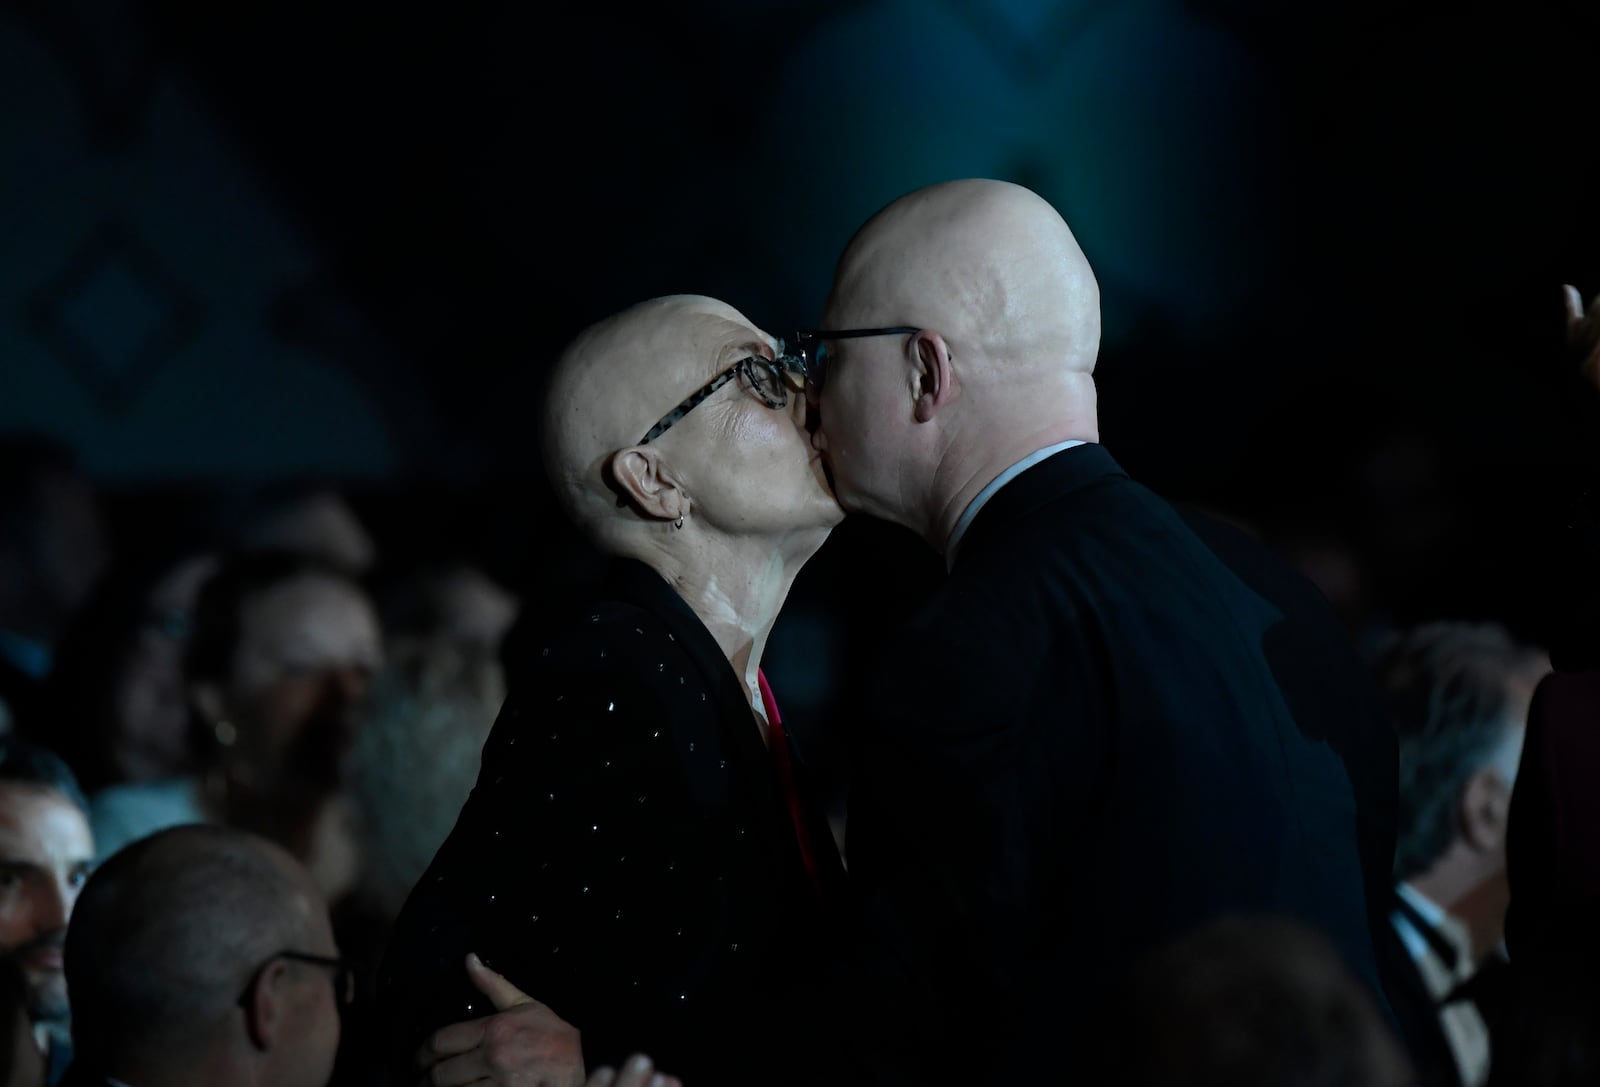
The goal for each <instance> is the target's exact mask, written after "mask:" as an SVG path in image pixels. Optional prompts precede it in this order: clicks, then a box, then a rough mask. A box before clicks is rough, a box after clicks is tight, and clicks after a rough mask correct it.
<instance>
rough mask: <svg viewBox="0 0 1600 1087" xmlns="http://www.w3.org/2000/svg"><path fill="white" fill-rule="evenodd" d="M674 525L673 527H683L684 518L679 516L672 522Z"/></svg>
mask: <svg viewBox="0 0 1600 1087" xmlns="http://www.w3.org/2000/svg"><path fill="white" fill-rule="evenodd" d="M672 527H673V528H682V527H683V518H682V517H679V518H678V519H677V520H676V521H674V522H672Z"/></svg>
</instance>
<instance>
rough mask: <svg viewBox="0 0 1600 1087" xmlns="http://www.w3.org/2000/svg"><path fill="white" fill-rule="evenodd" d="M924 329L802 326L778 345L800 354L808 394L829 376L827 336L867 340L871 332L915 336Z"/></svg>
mask: <svg viewBox="0 0 1600 1087" xmlns="http://www.w3.org/2000/svg"><path fill="white" fill-rule="evenodd" d="M921 331H922V329H920V328H914V327H912V326H911V325H894V326H892V327H886V328H802V329H800V330H798V331H795V332H791V333H789V335H787V336H785V337H784V338H783V339H781V340H779V341H778V349H779V350H780V351H782V352H783V353H784V355H785V356H790V355H798V356H799V358H800V365H801V367H802V368H803V370H804V372H805V375H806V390H807V393H808V395H811V396H815V395H816V394H817V393H819V392H821V391H822V383H823V381H824V380H825V379H826V377H827V371H828V368H827V366H826V365H825V364H824V363H823V361H822V360H823V353H822V345H823V344H824V343H825V342H827V341H828V340H864V339H867V338H868V337H871V336H915V335H916V334H917V333H919V332H921Z"/></svg>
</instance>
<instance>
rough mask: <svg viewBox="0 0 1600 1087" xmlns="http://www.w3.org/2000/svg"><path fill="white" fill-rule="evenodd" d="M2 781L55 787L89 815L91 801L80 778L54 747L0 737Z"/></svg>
mask: <svg viewBox="0 0 1600 1087" xmlns="http://www.w3.org/2000/svg"><path fill="white" fill-rule="evenodd" d="M0 785H37V786H40V787H42V788H47V789H54V790H55V791H56V792H58V793H60V794H61V795H63V796H65V797H66V798H67V799H68V800H70V801H72V803H73V806H74V807H76V808H77V809H78V810H79V811H81V812H83V815H84V818H85V819H87V818H88V817H89V802H88V800H87V799H85V798H84V795H83V790H82V789H80V788H79V787H78V779H77V778H76V777H75V776H73V773H72V770H71V769H70V768H69V767H68V766H67V764H66V762H65V761H64V760H63V759H62V758H61V757H60V756H59V755H57V754H56V753H55V752H54V751H50V750H48V749H47V748H43V747H40V746H38V745H37V744H32V743H28V742H27V741H25V740H18V739H10V738H7V739H0Z"/></svg>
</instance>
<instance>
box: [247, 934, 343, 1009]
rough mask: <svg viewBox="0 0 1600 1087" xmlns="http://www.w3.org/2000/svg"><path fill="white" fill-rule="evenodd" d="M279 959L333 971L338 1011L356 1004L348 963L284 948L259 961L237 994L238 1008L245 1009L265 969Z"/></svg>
mask: <svg viewBox="0 0 1600 1087" xmlns="http://www.w3.org/2000/svg"><path fill="white" fill-rule="evenodd" d="M279 959H287V960H288V961H289V962H300V963H305V964H306V965H308V966H321V967H323V968H324V969H328V970H332V971H333V996H334V999H335V1001H337V1002H338V1005H339V1010H340V1011H343V1010H344V1009H346V1008H348V1007H350V1005H352V1004H354V1003H355V1002H356V972H355V968H354V967H352V966H351V965H350V964H349V962H347V961H346V960H345V959H343V958H336V959H335V958H329V957H328V956H327V955H313V954H311V953H310V952H306V951H295V950H293V949H288V948H286V949H285V950H283V951H275V952H273V953H272V954H271V955H268V956H267V957H266V958H265V959H263V960H261V965H260V966H257V967H256V968H255V969H254V970H252V971H251V972H250V982H249V984H247V985H246V986H245V987H244V992H242V993H240V994H239V1006H240V1007H245V1006H247V1005H248V1004H249V1002H250V994H251V993H253V992H254V991H255V988H256V985H257V984H258V983H259V982H260V981H261V975H262V974H264V973H266V970H267V967H269V966H271V965H272V964H273V963H275V962H277V961H278V960H279Z"/></svg>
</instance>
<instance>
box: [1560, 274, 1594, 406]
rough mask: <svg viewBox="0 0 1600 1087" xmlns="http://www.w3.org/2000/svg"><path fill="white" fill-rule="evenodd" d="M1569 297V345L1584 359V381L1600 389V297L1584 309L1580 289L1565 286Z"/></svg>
mask: <svg viewBox="0 0 1600 1087" xmlns="http://www.w3.org/2000/svg"><path fill="white" fill-rule="evenodd" d="M1562 290H1563V291H1564V292H1565V293H1566V296H1567V343H1568V344H1569V345H1571V347H1572V349H1573V350H1574V351H1575V352H1576V353H1578V354H1579V355H1580V356H1581V357H1582V361H1581V362H1580V363H1579V369H1580V371H1581V372H1582V374H1583V377H1584V380H1585V381H1587V382H1588V383H1589V384H1590V385H1593V386H1594V387H1595V388H1596V389H1600V296H1596V298H1595V300H1594V301H1593V302H1590V303H1589V309H1588V312H1585V311H1584V308H1583V295H1581V294H1579V293H1578V288H1576V287H1573V286H1564V287H1562Z"/></svg>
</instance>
